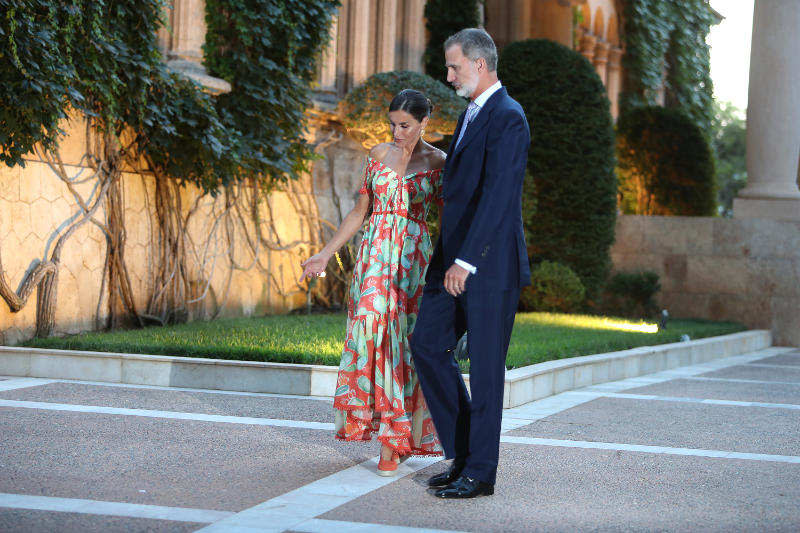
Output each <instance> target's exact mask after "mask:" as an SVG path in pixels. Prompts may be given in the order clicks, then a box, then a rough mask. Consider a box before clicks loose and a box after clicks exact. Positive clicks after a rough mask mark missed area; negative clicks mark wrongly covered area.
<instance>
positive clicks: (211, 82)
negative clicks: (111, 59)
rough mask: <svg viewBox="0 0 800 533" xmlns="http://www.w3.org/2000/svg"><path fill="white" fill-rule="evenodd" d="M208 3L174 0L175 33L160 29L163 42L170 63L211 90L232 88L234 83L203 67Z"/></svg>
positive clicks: (169, 64) (173, 21) (173, 22)
mask: <svg viewBox="0 0 800 533" xmlns="http://www.w3.org/2000/svg"><path fill="white" fill-rule="evenodd" d="M205 17H206V3H205V1H204V0H174V1H173V3H172V14H171V16H170V17H169V18H170V21H171V23H172V36H171V38H169V39H167V38H166V35H164V34H163V32H162V33H159V42H160V43H161V44H162V45H163V46H166V45H167V43H169V46H168V49H167V54H166V55H167V66H168V67H170V68H171V69H173V70H176V71H178V72H180V73H181V74H183V75H184V76H186V77H187V78H190V79H192V80H194V81H196V82H197V83H199V84H200V85H202V86H203V87H205V89H206V90H207V91H209V92H211V93H215V94H219V93H225V92H229V91H230V90H231V85H230V84H229V83H228V82H227V81H225V80H221V79H219V78H214V77H212V76H209V75H208V73H207V72H206V69H205V67H203V44H204V43H205V40H206V21H205Z"/></svg>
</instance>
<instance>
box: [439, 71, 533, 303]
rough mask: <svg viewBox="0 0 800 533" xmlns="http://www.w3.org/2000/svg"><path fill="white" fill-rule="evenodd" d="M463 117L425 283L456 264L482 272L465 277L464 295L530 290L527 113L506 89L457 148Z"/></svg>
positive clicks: (447, 171)
mask: <svg viewBox="0 0 800 533" xmlns="http://www.w3.org/2000/svg"><path fill="white" fill-rule="evenodd" d="M465 114H466V112H464V113H462V114H461V117H460V119H459V121H458V126H457V127H456V130H455V135H454V136H453V143H452V144H451V145H450V149H449V150H448V153H447V162H446V163H445V167H444V175H443V178H442V179H443V184H442V194H443V197H444V206H443V207H442V227H441V228H440V235H439V240H438V241H437V243H436V247H435V249H434V252H433V256H432V258H431V264H430V267H429V268H428V274H427V282H428V283H431V284H437V283H438V284H441V283H442V282H443V279H444V272H445V271H446V270H447V269H448V268H450V266H452V265H453V263H454V261H455V259H456V258H458V259H461V260H462V261H466V262H467V263H469V264H471V265H474V266H475V267H476V268H477V269H478V271H477V273H476V274H474V275H473V274H470V275H469V277H468V278H467V284H466V287H467V290H469V289H488V290H505V289H514V288H520V287H522V286H525V285H529V284H530V277H531V274H530V267H529V265H528V253H527V247H526V246H525V234H524V232H523V229H522V182H523V179H524V177H525V167H526V163H527V160H528V147H529V146H530V142H531V141H530V130H529V129H528V122H527V120H526V119H525V113H524V112H523V110H522V106H520V105H519V103H517V101H516V100H514V99H513V98H511V97H510V96H508V92H506V89H505V87H502V88H500V89H499V90H498V91H496V92H495V93H494V94H492V96H491V97H490V98H489V99H488V100H487V101H486V103H485V104H484V106H483V107H482V108H481V110H480V112H479V113H478V115H477V116H476V117H475V118H474V119H473V121H472V123H471V124H470V125H469V126H468V127H467V131H466V132H465V133H464V137H463V138H462V139H461V142H460V143H459V144H458V146H457V147H456V146H455V143H456V139H457V138H458V132H460V131H461V125H462V124H463V122H464V116H465Z"/></svg>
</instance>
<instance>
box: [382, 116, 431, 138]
mask: <svg viewBox="0 0 800 533" xmlns="http://www.w3.org/2000/svg"><path fill="white" fill-rule="evenodd" d="M427 124H428V117H425V118H423V119H422V122H420V121H419V120H417V119H415V118H414V117H413V116H412V115H411V114H410V113H408V112H406V111H400V110H397V111H389V129H391V130H392V137H393V138H394V142H395V144H397V145H398V146H406V145H409V144H410V145H412V146H413V145H415V144H416V143H417V141H418V140H419V137H420V134H421V133H422V130H423V129H424V128H425V126H426V125H427Z"/></svg>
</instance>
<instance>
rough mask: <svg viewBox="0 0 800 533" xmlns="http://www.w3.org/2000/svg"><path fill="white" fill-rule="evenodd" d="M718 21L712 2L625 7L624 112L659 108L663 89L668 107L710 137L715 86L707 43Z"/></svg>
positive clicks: (635, 1) (633, 0) (638, 2)
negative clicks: (640, 108)
mask: <svg viewBox="0 0 800 533" xmlns="http://www.w3.org/2000/svg"><path fill="white" fill-rule="evenodd" d="M714 17H715V15H714V13H713V11H712V10H711V8H710V6H709V4H708V0H681V1H680V2H676V1H674V0H626V1H625V2H624V10H623V19H624V26H625V30H624V32H623V41H624V43H625V55H624V56H623V59H622V64H623V67H624V69H625V79H624V82H623V90H622V93H621V94H620V110H621V112H622V113H624V112H625V111H626V110H628V109H630V108H632V107H635V106H641V105H655V104H657V103H658V102H657V98H658V94H659V91H660V89H661V87H662V85H663V87H664V105H665V106H666V107H674V108H678V109H681V110H682V111H683V112H685V113H686V114H687V115H688V116H689V117H690V118H691V119H692V120H693V121H694V122H695V123H696V124H697V125H698V126H700V127H701V128H702V129H703V131H704V132H710V125H711V119H712V113H713V112H712V101H713V96H712V95H713V87H712V83H711V77H710V66H709V51H708V45H706V42H705V41H706V36H707V35H708V32H709V29H710V27H711V26H712V25H713V24H715V23H716V20H715V18H714ZM709 134H710V133H709Z"/></svg>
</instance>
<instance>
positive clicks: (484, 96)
mask: <svg viewBox="0 0 800 533" xmlns="http://www.w3.org/2000/svg"><path fill="white" fill-rule="evenodd" d="M502 86H503V85H502V84H501V83H500V80H497V82H495V84H494V85H492V86H490V87H489V88H488V89H486V90H485V91H483V92H482V93H481V94H479V95H478V96H476V97H475V100H473V101H472V103H474V104H475V105H477V106H478V109H477V110H476V111H473V113H472V119H471V120H469V121H467V120H466V117H465V119H464V124H462V126H461V131H460V132H459V133H458V142H456V146H458V143H460V142H461V138H462V137H463V136H464V132H466V131H467V126H468V125H469V123H470V122H472V121H474V120H475V117H477V116H478V113H480V112H481V109H482V108H483V106H484V105H486V101H487V100H488V99H489V97H491V96H492V95H493V94H494V93H496V92H497V91H499V90H500V87H502ZM456 264H457V265H458V266H460V267H461V268H463V269H465V270H467V271H468V272H469V273H470V274H475V273H476V272H477V271H478V269H477V267H475V266H473V265H471V264H469V263H467V262H466V261H463V260H461V259H456Z"/></svg>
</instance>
